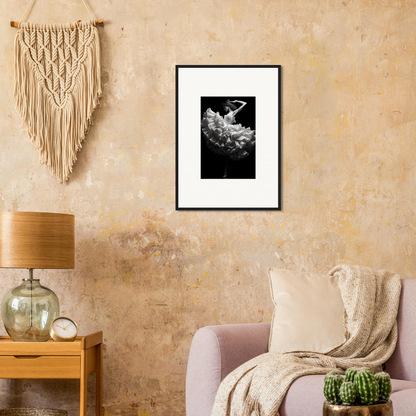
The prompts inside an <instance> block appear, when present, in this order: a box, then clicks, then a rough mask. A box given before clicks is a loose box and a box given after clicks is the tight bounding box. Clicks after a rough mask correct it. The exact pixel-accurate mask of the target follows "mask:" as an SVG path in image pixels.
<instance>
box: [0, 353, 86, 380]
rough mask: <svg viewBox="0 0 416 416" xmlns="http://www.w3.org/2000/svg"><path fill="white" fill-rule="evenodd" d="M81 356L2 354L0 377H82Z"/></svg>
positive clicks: (0, 357) (0, 358)
mask: <svg viewBox="0 0 416 416" xmlns="http://www.w3.org/2000/svg"><path fill="white" fill-rule="evenodd" d="M80 376H81V357H79V356H78V357H77V356H67V355H66V356H63V355H51V356H40V357H36V356H28V355H26V356H25V355H16V356H13V355H7V356H6V355H2V356H0V378H29V379H30V378H32V379H34V378H80Z"/></svg>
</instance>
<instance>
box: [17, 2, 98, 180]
mask: <svg viewBox="0 0 416 416" xmlns="http://www.w3.org/2000/svg"><path fill="white" fill-rule="evenodd" d="M82 1H83V3H84V6H85V8H86V9H87V11H88V13H89V15H90V17H91V21H79V22H75V24H71V23H52V24H32V23H30V24H29V23H28V22H25V21H23V20H24V19H25V18H26V14H27V11H28V10H29V8H30V6H31V5H32V4H33V2H34V0H31V1H30V3H29V5H28V7H27V9H26V11H25V14H24V16H23V18H22V20H21V21H20V23H19V30H18V31H17V34H16V40H15V99H16V106H17V109H18V111H19V113H20V115H21V117H22V119H23V121H24V123H25V124H26V126H27V128H28V133H29V136H30V138H31V140H32V142H34V143H35V144H36V146H37V148H38V149H39V158H40V161H41V162H42V163H43V164H46V165H47V166H48V168H49V169H50V171H51V172H52V173H53V174H54V175H55V176H56V177H57V178H58V179H59V180H60V181H61V182H63V181H66V180H68V178H69V175H70V173H71V172H72V165H73V164H74V163H75V161H76V159H77V158H76V154H77V152H78V151H79V150H80V149H81V147H82V142H83V141H84V140H85V137H86V135H87V134H88V131H89V128H90V125H91V124H92V113H93V112H94V110H95V108H96V106H97V105H98V103H99V97H100V96H101V70H100V42H99V38H98V31H97V29H96V27H95V18H94V17H93V15H92V14H91V13H90V11H89V9H88V7H87V4H86V3H85V1H84V0H82Z"/></svg>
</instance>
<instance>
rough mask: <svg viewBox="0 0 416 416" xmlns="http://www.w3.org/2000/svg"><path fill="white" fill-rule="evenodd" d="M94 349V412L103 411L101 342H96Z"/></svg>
mask: <svg viewBox="0 0 416 416" xmlns="http://www.w3.org/2000/svg"><path fill="white" fill-rule="evenodd" d="M95 348H96V350H95V359H96V363H95V377H96V378H95V414H96V416H102V413H103V344H98V345H97V346H96V347H95Z"/></svg>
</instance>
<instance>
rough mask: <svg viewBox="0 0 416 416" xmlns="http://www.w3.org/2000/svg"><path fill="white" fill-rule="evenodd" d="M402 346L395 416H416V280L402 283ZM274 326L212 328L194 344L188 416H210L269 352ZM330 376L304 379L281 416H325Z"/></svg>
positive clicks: (396, 361) (393, 368) (391, 366)
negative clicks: (229, 378)
mask: <svg viewBox="0 0 416 416" xmlns="http://www.w3.org/2000/svg"><path fill="white" fill-rule="evenodd" d="M402 285H403V287H402V294H401V302H400V310H399V315H398V324H399V340H398V343H397V346H396V350H395V352H394V354H393V356H392V357H391V358H390V359H389V360H388V361H387V362H386V367H387V369H386V371H387V372H388V373H389V374H390V376H391V378H392V387H393V391H392V394H391V400H392V401H393V408H394V416H415V415H416V279H415V280H402ZM269 330H270V324H263V323H262V324H239V325H218V326H208V327H204V328H201V329H200V330H198V331H197V332H196V334H195V336H194V338H193V340H192V345H191V351H190V353H189V360H188V369H187V375H186V415H187V416H210V414H211V410H212V407H213V405H214V399H215V394H216V392H217V390H218V387H219V385H220V383H221V380H222V379H223V378H224V377H225V376H226V375H227V374H229V373H230V372H231V371H233V370H234V369H235V368H237V367H238V366H239V365H241V364H243V363H244V362H246V361H248V360H250V359H252V358H254V357H256V356H257V355H260V354H263V353H265V352H267V345H268V338H269ZM323 387H324V376H321V375H314V376H304V377H300V378H299V379H297V380H296V381H295V382H294V383H293V384H292V385H291V387H290V389H289V391H288V392H287V394H286V397H285V399H284V401H283V403H282V405H281V406H280V415H281V416H305V408H307V409H308V411H309V412H310V415H311V416H312V415H320V414H322V404H323V402H324V400H325V398H324V395H323Z"/></svg>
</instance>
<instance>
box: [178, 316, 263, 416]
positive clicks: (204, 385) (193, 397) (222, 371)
mask: <svg viewBox="0 0 416 416" xmlns="http://www.w3.org/2000/svg"><path fill="white" fill-rule="evenodd" d="M269 332H270V324H268V323H262V324H234V325H217V326H206V327H204V328H201V329H199V330H198V331H197V332H196V334H195V335H194V338H193V340H192V345H191V350H190V352H189V359H188V367H187V372H186V415H187V416H210V414H211V411H212V408H213V406H214V400H215V395H216V393H217V390H218V387H219V386H220V383H221V381H222V380H223V379H224V378H225V377H226V376H227V374H229V373H231V371H233V370H234V369H236V368H237V367H239V366H240V365H241V364H243V363H245V362H246V361H249V360H251V359H252V358H254V357H257V356H258V355H260V354H264V353H265V352H267V347H268V341H269Z"/></svg>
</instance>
